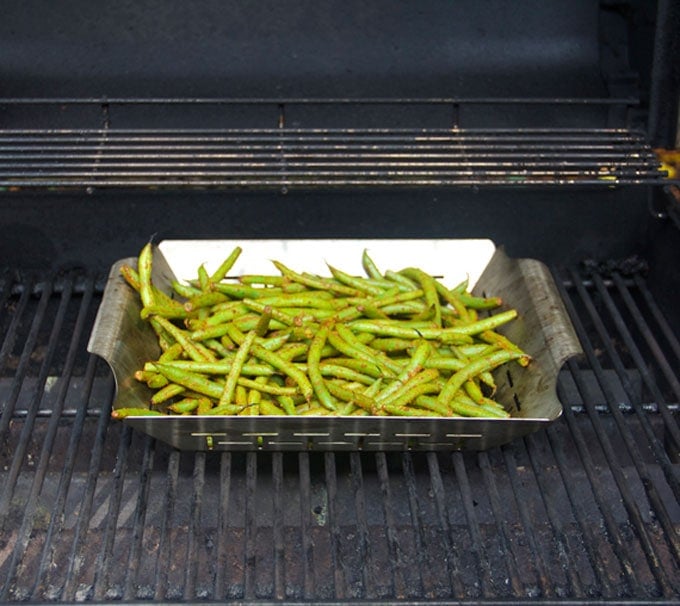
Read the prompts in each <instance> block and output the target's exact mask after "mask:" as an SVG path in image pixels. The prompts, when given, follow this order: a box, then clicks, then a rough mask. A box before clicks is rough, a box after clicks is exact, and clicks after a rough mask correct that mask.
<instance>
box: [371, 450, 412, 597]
mask: <svg viewBox="0 0 680 606" xmlns="http://www.w3.org/2000/svg"><path fill="white" fill-rule="evenodd" d="M375 461H376V471H377V476H378V482H379V484H380V495H381V497H382V504H383V507H382V509H383V514H384V516H385V532H386V536H387V547H388V553H389V558H390V561H392V562H394V567H393V568H392V570H390V577H391V579H390V581H391V582H390V585H391V588H392V594H393V595H397V596H400V595H404V592H405V587H406V583H405V581H404V570H403V569H404V566H405V565H406V562H405V559H404V556H403V554H402V552H401V548H400V545H399V539H398V536H397V532H396V526H395V521H394V514H393V512H392V491H391V490H390V479H389V473H388V469H387V460H386V457H385V453H384V452H378V453H376V455H375Z"/></svg>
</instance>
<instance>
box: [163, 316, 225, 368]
mask: <svg viewBox="0 0 680 606" xmlns="http://www.w3.org/2000/svg"><path fill="white" fill-rule="evenodd" d="M155 319H156V321H157V322H158V323H159V324H160V326H161V327H162V328H163V329H165V330H166V331H167V332H168V333H169V334H170V335H172V337H173V338H174V339H175V341H177V343H179V344H180V345H181V346H182V348H183V349H184V351H185V352H186V354H187V355H188V356H189V357H190V358H191V359H192V360H195V361H197V362H214V361H215V356H214V355H212V354H207V353H206V352H205V351H204V350H203V349H202V348H200V347H198V346H197V344H196V343H195V342H194V341H192V340H191V338H190V337H189V335H187V334H186V333H185V332H184V331H183V330H181V329H180V328H177V327H176V326H175V325H174V324H173V323H172V322H170V321H169V320H166V319H165V318H163V317H160V316H156V318H155Z"/></svg>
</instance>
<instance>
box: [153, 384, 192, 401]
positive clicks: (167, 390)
mask: <svg viewBox="0 0 680 606" xmlns="http://www.w3.org/2000/svg"><path fill="white" fill-rule="evenodd" d="M185 391H186V387H184V386H183V385H177V384H175V383H168V384H167V385H166V386H165V387H162V388H161V389H159V390H158V391H157V392H156V393H154V394H153V395H152V396H151V403H152V404H154V405H158V404H162V403H163V402H167V401H168V400H170V399H172V398H174V397H175V396H178V395H179V394H181V393H184V392H185Z"/></svg>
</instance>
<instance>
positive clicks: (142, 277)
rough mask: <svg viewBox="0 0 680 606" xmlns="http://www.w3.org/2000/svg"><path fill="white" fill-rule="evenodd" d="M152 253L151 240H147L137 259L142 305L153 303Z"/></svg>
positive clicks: (146, 305)
mask: <svg viewBox="0 0 680 606" xmlns="http://www.w3.org/2000/svg"><path fill="white" fill-rule="evenodd" d="M152 255H153V249H152V245H151V242H147V243H146V244H145V245H144V247H143V248H142V250H141V251H140V253H139V257H138V259H137V272H138V274H139V296H140V298H141V299H142V307H151V306H152V305H154V304H155V299H154V296H153V289H152V287H151V269H152V263H153V261H152Z"/></svg>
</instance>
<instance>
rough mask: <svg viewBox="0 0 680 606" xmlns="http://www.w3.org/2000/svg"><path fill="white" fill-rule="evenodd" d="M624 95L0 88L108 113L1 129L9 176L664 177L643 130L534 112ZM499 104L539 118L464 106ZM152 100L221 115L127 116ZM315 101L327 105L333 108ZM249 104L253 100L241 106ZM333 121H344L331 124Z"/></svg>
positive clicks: (293, 180)
mask: <svg viewBox="0 0 680 606" xmlns="http://www.w3.org/2000/svg"><path fill="white" fill-rule="evenodd" d="M626 103H628V104H630V103H631V100H629V99H628V100H598V99H578V100H575V99H571V100H570V99H557V100H556V99H550V100H541V99H533V100H532V99H525V100H522V101H521V102H520V101H519V100H513V99H506V100H497V99H496V100H492V99H477V100H456V99H425V100H401V101H386V100H380V99H376V100H364V101H353V100H349V99H344V100H343V99H339V100H332V99H329V100H314V99H307V100H278V101H275V100H251V101H249V102H246V101H242V100H227V99H223V100H204V102H202V103H198V100H168V99H157V100H153V99H149V100H143V99H137V100H134V99H131V100H121V99H117V100H116V99H114V100H108V101H107V100H99V101H98V100H92V99H90V100H88V99H80V100H78V99H71V100H69V99H61V100H60V99H55V100H39V99H0V107H4V108H5V109H6V111H14V112H17V111H18V112H21V111H25V110H35V109H36V107H39V108H40V109H41V110H42V109H43V106H47V107H48V109H50V108H51V111H53V112H54V111H56V110H55V108H59V110H60V112H58V118H56V119H55V122H56V123H59V122H58V120H59V119H64V118H63V116H62V115H61V114H62V113H64V112H65V111H66V110H67V109H69V108H73V107H75V108H80V107H81V106H82V105H91V106H92V108H93V109H94V110H98V111H100V112H101V115H100V116H99V118H98V119H97V120H96V122H101V124H97V126H96V127H90V126H88V127H84V126H83V125H82V124H79V125H78V126H77V127H75V128H72V127H69V128H54V126H52V127H50V128H44V129H36V128H21V129H16V128H15V129H3V130H0V187H10V188H13V187H18V188H76V189H78V188H80V189H83V188H88V187H90V188H108V187H130V188H147V187H171V188H186V187H190V188H191V187H198V188H263V187H265V188H267V187H269V188H277V189H288V188H314V187H324V188H328V187H380V186H390V187H392V186H409V187H413V186H481V185H484V186H518V185H519V186H530V185H548V186H553V185H559V186H564V185H572V186H603V187H611V186H612V185H630V184H650V185H652V184H660V183H664V182H665V179H666V173H665V172H664V171H662V170H661V169H660V163H659V161H658V159H657V157H656V156H655V154H654V152H653V151H652V149H651V148H650V147H649V145H648V144H647V143H646V141H645V136H644V133H642V132H637V131H634V130H629V129H627V128H601V127H594V128H587V129H584V128H574V127H573V126H571V125H570V124H569V120H567V119H564V118H562V120H563V121H564V122H565V125H563V126H559V125H560V124H561V122H560V118H559V117H558V118H555V116H554V115H552V114H550V115H547V116H542V117H536V116H541V108H543V109H545V107H546V106H549V105H550V104H552V105H553V106H555V107H557V108H559V110H560V111H562V110H563V109H564V108H573V107H576V108H578V109H582V108H586V109H588V110H590V109H592V108H594V107H595V108H596V107H605V108H607V107H608V106H611V107H617V108H618V104H621V105H622V106H623V107H625V106H626V105H625V104H626ZM490 106H494V107H495V106H498V107H501V108H502V111H500V115H503V112H507V113H508V114H512V115H513V116H514V115H515V114H513V113H512V108H513V107H516V106H519V107H522V108H524V109H525V110H526V108H527V107H528V108H532V109H535V111H534V112H533V116H534V120H533V123H532V122H531V121H530V122H529V125H528V126H527V127H515V128H503V127H502V126H499V127H497V128H477V127H475V126H474V125H475V124H477V123H482V124H484V123H485V121H484V120H479V119H478V118H477V119H475V118H474V113H473V117H472V118H470V117H469V114H470V112H469V111H466V110H468V109H469V108H473V109H476V108H479V107H482V108H487V107H490ZM114 107H115V108H118V110H119V113H120V112H121V111H122V114H123V115H122V117H117V118H116V117H115V116H117V115H118V114H116V111H114V109H112V108H114ZM149 107H151V108H153V109H156V110H157V113H159V114H163V113H164V112H165V113H168V112H170V113H171V110H173V109H175V108H177V107H179V108H182V109H183V110H185V111H186V112H190V110H194V109H196V108H197V107H198V108H199V109H201V110H205V114H210V113H211V111H213V112H214V111H217V115H216V117H214V118H211V119H210V120H208V119H207V118H206V120H207V122H206V124H208V125H209V126H207V127H201V128H192V129H190V128H186V123H187V122H188V121H190V120H188V119H187V118H186V116H185V118H184V123H183V125H182V127H181V128H177V127H174V126H171V125H169V124H170V123H171V122H173V120H172V119H170V118H168V119H167V120H165V121H163V120H161V122H163V125H162V126H160V127H159V128H155V129H148V128H146V129H140V128H130V126H129V124H135V123H136V122H137V121H138V120H135V118H134V117H133V118H130V116H129V115H127V114H126V110H129V111H130V112H132V113H133V114H134V113H135V112H137V111H142V110H143V109H144V108H146V110H147V111H148V109H149ZM216 108H217V109H216ZM319 108H320V110H319ZM315 110H319V111H321V112H322V113H321V115H322V116H323V119H320V118H319V117H318V116H316V114H315ZM553 111H555V110H554V107H553ZM230 112H231V114H233V113H234V112H235V113H236V118H234V120H235V121H236V123H243V122H245V123H249V124H252V127H251V128H243V127H241V128H229V127H228V126H225V124H227V125H228V124H229V123H230ZM243 112H246V113H248V112H254V113H253V115H250V114H248V116H247V117H244V115H243ZM366 112H368V115H367V114H366ZM564 113H565V114H566V113H567V112H566V111H565V112H564ZM81 114H82V115H83V116H87V115H88V114H87V112H81ZM81 114H79V115H81ZM335 114H339V115H340V116H341V117H340V118H338V117H337V116H336V115H335ZM95 115H96V113H95ZM144 115H146V114H144ZM291 115H292V117H291ZM485 115H486V114H485ZM605 115H606V114H605ZM315 116H316V117H315ZM487 118H488V116H487ZM81 119H84V118H83V117H81ZM39 120H44V118H40V119H39V118H36V117H35V116H33V115H32V114H31V115H30V118H28V119H22V118H20V117H19V118H17V117H16V116H13V123H14V124H16V123H19V124H21V123H22V122H28V123H29V124H30V123H35V122H36V121H39ZM334 121H336V122H338V123H339V126H337V127H335V128H330V127H328V126H327V125H326V123H331V124H332V123H333V122H334ZM147 122H148V119H147ZM515 122H517V120H515ZM520 122H521V121H520ZM468 123H469V124H468ZM486 123H493V120H488V119H487V120H486ZM511 123H512V122H511ZM604 123H605V124H606V121H605V122H604ZM317 124H324V127H323V128H319V127H317V126H316V125H317ZM300 125H302V126H300ZM367 125H368V126H367ZM546 125H547V127H546ZM556 125H557V126H556Z"/></svg>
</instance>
